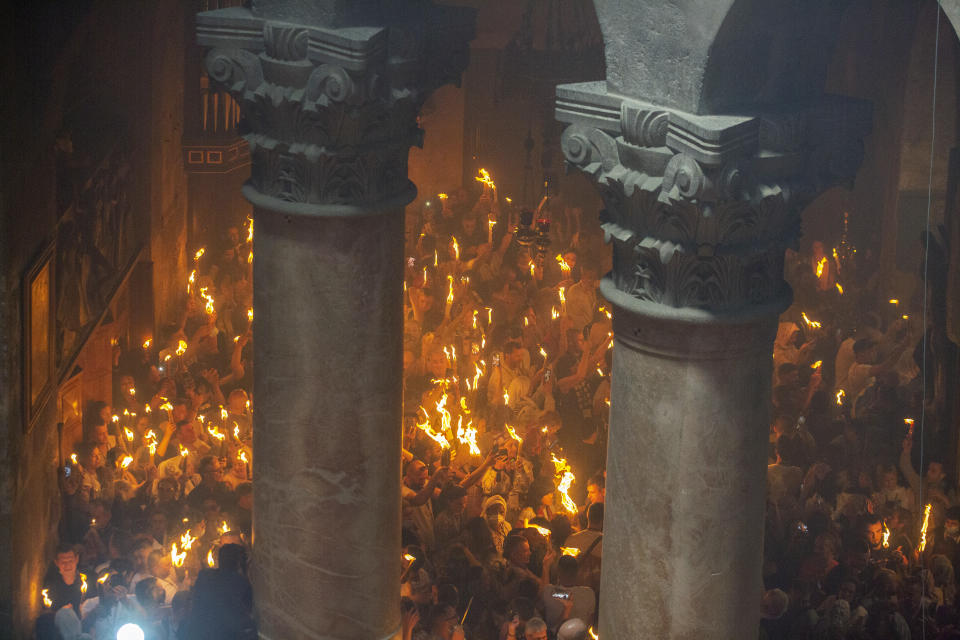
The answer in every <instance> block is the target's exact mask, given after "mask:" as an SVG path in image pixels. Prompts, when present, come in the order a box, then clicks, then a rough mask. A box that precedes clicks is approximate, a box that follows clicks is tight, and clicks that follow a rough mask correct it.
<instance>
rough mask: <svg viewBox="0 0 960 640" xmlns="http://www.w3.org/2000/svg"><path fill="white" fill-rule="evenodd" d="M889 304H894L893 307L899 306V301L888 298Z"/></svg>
mask: <svg viewBox="0 0 960 640" xmlns="http://www.w3.org/2000/svg"><path fill="white" fill-rule="evenodd" d="M889 302H890V304H894V305H896V304H900V301H899V300H897V299H896V298H890V300H889Z"/></svg>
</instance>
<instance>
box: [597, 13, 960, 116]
mask: <svg viewBox="0 0 960 640" xmlns="http://www.w3.org/2000/svg"><path fill="white" fill-rule="evenodd" d="M594 4H595V5H596V9H597V17H598V20H599V22H600V27H601V29H602V31H603V36H604V44H605V47H606V61H607V87H608V89H609V91H611V92H613V93H617V94H623V95H631V96H642V97H643V98H644V99H646V100H648V101H650V102H653V103H656V104H661V105H663V106H666V107H673V108H676V109H682V110H684V111H688V112H692V113H698V114H709V113H722V112H724V111H727V112H729V111H732V110H734V109H736V108H738V107H743V106H746V105H749V104H764V103H766V104H771V103H778V102H781V103H782V102H789V101H797V100H802V99H804V98H806V97H812V96H816V95H818V94H819V93H821V92H822V90H823V86H824V80H825V76H826V68H827V65H828V63H829V62H830V57H831V52H832V51H833V48H834V45H835V43H836V38H837V36H838V33H839V29H838V26H839V25H840V23H841V18H842V15H843V12H844V11H845V9H846V8H847V6H848V5H849V4H850V3H849V2H846V1H845V2H823V1H822V2H798V1H796V0H673V1H672V2H661V1H660V0H641V1H640V2H637V0H594ZM637 4H640V5H643V6H642V8H639V9H638V7H637V6H636V5H637ZM940 4H941V6H942V7H943V9H944V12H945V13H946V15H947V17H948V18H949V19H950V21H951V23H952V24H953V26H954V28H955V29H957V28H958V27H960V0H940ZM628 18H629V19H628Z"/></svg>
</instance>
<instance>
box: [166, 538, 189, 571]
mask: <svg viewBox="0 0 960 640" xmlns="http://www.w3.org/2000/svg"><path fill="white" fill-rule="evenodd" d="M186 559H187V552H186V551H180V552H178V551H177V543H176V542H173V543H171V544H170V562H171V563H172V564H173V566H175V567H177V568H180V567H182V566H183V563H184V561H186Z"/></svg>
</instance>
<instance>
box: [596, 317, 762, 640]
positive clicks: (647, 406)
mask: <svg viewBox="0 0 960 640" xmlns="http://www.w3.org/2000/svg"><path fill="white" fill-rule="evenodd" d="M776 320H777V318H776V315H773V314H771V315H768V316H767V317H766V318H764V319H763V320H761V321H758V322H755V323H750V324H730V325H727V324H716V323H711V324H705V323H699V324H697V323H687V322H676V321H669V320H659V319H653V318H650V317H646V318H642V319H641V318H640V317H638V316H635V315H634V312H633V311H630V310H628V309H625V308H623V307H618V306H616V305H614V329H615V335H616V345H615V351H614V357H613V374H612V377H611V381H612V388H611V412H610V440H609V449H608V459H607V474H608V475H607V496H606V504H607V509H606V518H605V521H604V558H605V560H606V562H604V565H603V575H602V586H601V594H602V607H601V621H600V637H603V638H635V639H637V640H646V639H649V640H654V639H656V640H687V639H692V638H711V639H712V640H742V639H743V638H744V637H747V636H748V635H749V634H750V632H748V631H747V627H749V626H750V624H751V623H755V621H756V619H757V611H758V607H759V604H758V603H759V602H760V598H761V596H762V584H761V554H760V550H761V549H762V548H763V510H764V492H763V487H764V483H765V482H766V457H767V424H768V422H767V417H768V402H769V397H770V373H771V348H772V347H771V345H772V341H773V336H774V334H775V332H776ZM638 328H641V329H640V331H639V332H638ZM638 333H639V334H640V335H638ZM611 560H613V561H611Z"/></svg>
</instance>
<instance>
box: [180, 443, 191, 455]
mask: <svg viewBox="0 0 960 640" xmlns="http://www.w3.org/2000/svg"><path fill="white" fill-rule="evenodd" d="M188 455H190V450H189V449H187V448H186V447H185V446H183V445H182V444H181V445H180V456H181V457H183V458H186V457H187V456H188Z"/></svg>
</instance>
